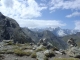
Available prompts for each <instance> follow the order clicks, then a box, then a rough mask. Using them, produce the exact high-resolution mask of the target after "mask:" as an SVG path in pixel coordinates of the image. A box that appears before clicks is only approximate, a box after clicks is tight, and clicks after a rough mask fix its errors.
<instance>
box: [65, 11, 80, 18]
mask: <svg viewBox="0 0 80 60" xmlns="http://www.w3.org/2000/svg"><path fill="white" fill-rule="evenodd" d="M76 16H80V12H73V13H72V14H70V15H67V16H66V17H68V18H71V17H76Z"/></svg>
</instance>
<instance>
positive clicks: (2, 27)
mask: <svg viewBox="0 0 80 60" xmlns="http://www.w3.org/2000/svg"><path fill="white" fill-rule="evenodd" d="M3 40H14V42H19V43H24V42H32V39H31V38H30V37H28V36H27V35H25V33H24V32H23V31H22V29H21V28H20V26H19V24H18V23H17V22H16V21H15V20H14V19H12V18H9V17H6V16H4V15H3V14H2V13H1V12H0V41H3Z"/></svg>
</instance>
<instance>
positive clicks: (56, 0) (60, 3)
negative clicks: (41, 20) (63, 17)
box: [50, 0, 80, 10]
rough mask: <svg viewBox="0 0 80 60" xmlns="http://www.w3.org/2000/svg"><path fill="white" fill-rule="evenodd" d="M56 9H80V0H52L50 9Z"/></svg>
mask: <svg viewBox="0 0 80 60" xmlns="http://www.w3.org/2000/svg"><path fill="white" fill-rule="evenodd" d="M56 9H71V10H80V0H67V1H65V0H51V2H50V10H56Z"/></svg>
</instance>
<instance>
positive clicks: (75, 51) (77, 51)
mask: <svg viewBox="0 0 80 60" xmlns="http://www.w3.org/2000/svg"><path fill="white" fill-rule="evenodd" d="M68 55H69V56H72V57H75V58H80V48H78V47H72V48H70V49H69V50H68Z"/></svg>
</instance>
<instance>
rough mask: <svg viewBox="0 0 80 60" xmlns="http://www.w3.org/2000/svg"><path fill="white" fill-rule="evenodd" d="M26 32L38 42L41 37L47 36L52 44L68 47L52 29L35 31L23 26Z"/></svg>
mask: <svg viewBox="0 0 80 60" xmlns="http://www.w3.org/2000/svg"><path fill="white" fill-rule="evenodd" d="M22 30H23V31H24V33H25V34H26V35H28V36H30V37H31V38H32V39H33V41H35V42H38V41H39V40H40V39H44V38H46V39H47V40H48V41H49V42H50V43H51V44H53V45H54V46H56V47H58V48H66V47H67V44H66V42H64V41H62V40H61V39H59V37H57V36H55V35H54V34H53V33H52V32H51V31H48V30H45V31H42V32H33V31H31V30H29V29H28V28H22Z"/></svg>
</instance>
